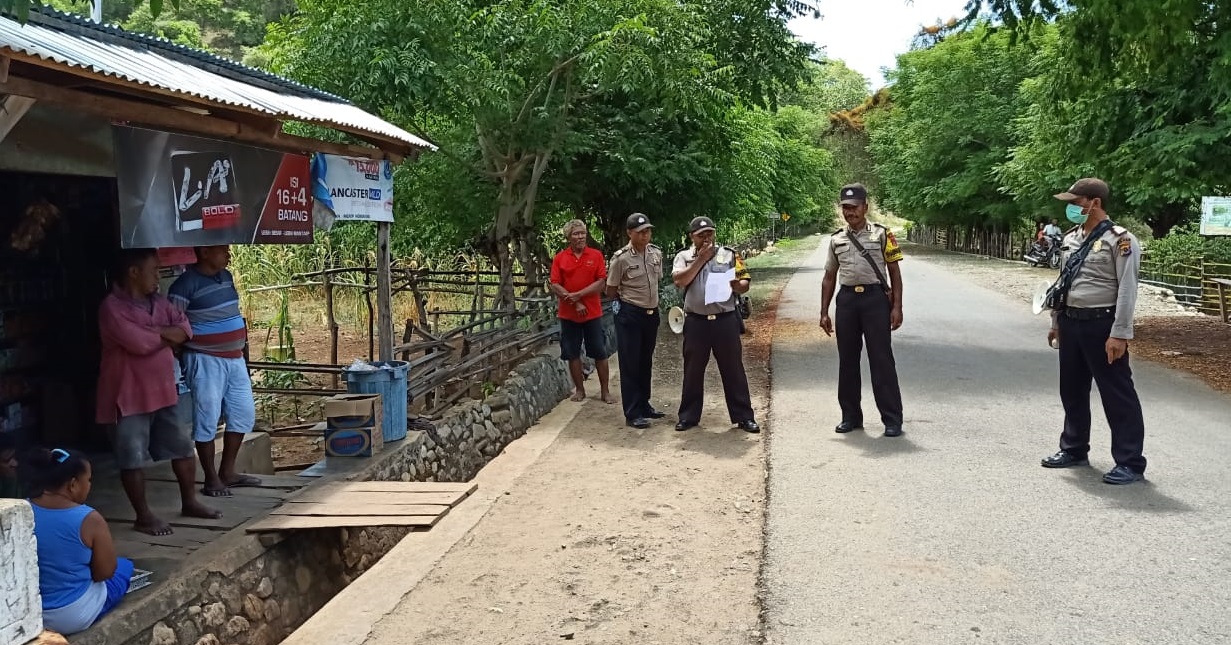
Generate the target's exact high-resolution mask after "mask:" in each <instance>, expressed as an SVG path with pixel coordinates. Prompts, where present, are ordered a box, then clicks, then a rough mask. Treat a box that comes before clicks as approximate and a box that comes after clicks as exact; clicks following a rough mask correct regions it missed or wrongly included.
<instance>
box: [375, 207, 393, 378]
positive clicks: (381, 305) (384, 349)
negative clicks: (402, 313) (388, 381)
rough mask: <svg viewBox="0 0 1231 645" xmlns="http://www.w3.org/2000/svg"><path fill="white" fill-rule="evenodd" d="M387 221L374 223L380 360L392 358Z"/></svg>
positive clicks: (390, 272)
mask: <svg viewBox="0 0 1231 645" xmlns="http://www.w3.org/2000/svg"><path fill="white" fill-rule="evenodd" d="M389 226H390V224H389V222H377V223H376V312H377V314H376V317H377V319H378V321H379V322H378V324H377V328H378V330H379V334H380V360H382V361H391V360H393V293H392V290H391V288H390V286H391V284H392V282H393V274H392V270H391V267H390V264H391V263H390V258H389Z"/></svg>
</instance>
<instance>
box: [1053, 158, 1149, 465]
mask: <svg viewBox="0 0 1231 645" xmlns="http://www.w3.org/2000/svg"><path fill="white" fill-rule="evenodd" d="M1109 193H1110V190H1109V189H1108V187H1107V184H1106V183H1105V182H1103V181H1102V180H1100V179H1095V178H1086V179H1081V180H1078V181H1077V183H1075V184H1073V186H1072V187H1071V188H1069V189H1068V191H1066V192H1063V193H1059V194H1057V195H1056V196H1055V197H1056V199H1058V200H1060V201H1063V202H1067V203H1068V205H1067V207H1066V208H1065V215H1066V217H1067V218H1068V220H1069V221H1071V222H1073V223H1074V224H1077V226H1075V227H1074V228H1073V229H1072V230H1071V231H1069V232H1068V234H1067V235H1065V238H1064V245H1063V247H1062V253H1063V256H1062V259H1063V266H1064V269H1063V270H1062V271H1061V276H1060V278H1059V279H1057V281H1056V286H1054V287H1053V291H1058V294H1056V297H1055V299H1053V300H1049V305H1050V306H1051V308H1052V326H1051V330H1050V331H1049V332H1048V334H1047V340H1048V342H1053V343H1054V342H1059V349H1060V401H1061V403H1063V404H1064V429H1063V431H1062V432H1061V433H1060V451H1059V452H1057V453H1056V454H1054V455H1052V456H1050V457H1047V458H1045V459H1043V462H1042V463H1043V466H1044V467H1045V468H1068V467H1070V466H1084V465H1087V464H1089V463H1090V462H1089V461H1088V459H1087V453H1089V451H1090V382H1091V380H1093V381H1094V382H1095V383H1097V384H1098V390H1099V396H1100V397H1102V399H1103V411H1104V412H1105V413H1106V415H1107V425H1108V426H1110V427H1111V455H1112V457H1113V458H1114V459H1115V461H1116V466H1115V468H1112V469H1111V470H1110V471H1109V472H1108V473H1107V474H1105V475H1103V481H1104V482H1107V483H1108V484H1131V483H1133V482H1138V481H1141V480H1142V479H1144V476H1143V474H1144V473H1145V469H1146V458H1145V457H1144V456H1143V455H1142V446H1143V443H1144V441H1145V419H1144V418H1143V416H1142V412H1141V400H1140V399H1139V398H1138V397H1137V389H1136V387H1135V386H1134V385H1133V371H1132V369H1131V368H1130V367H1129V361H1128V341H1130V340H1132V338H1133V309H1134V308H1135V307H1136V305H1137V270H1138V268H1139V267H1140V265H1141V246H1140V244H1138V242H1137V238H1136V237H1134V236H1133V234H1132V233H1130V232H1128V230H1127V229H1125V228H1124V227H1121V226H1116V225H1115V224H1114V223H1112V221H1111V220H1110V219H1108V217H1107V213H1106V211H1105V210H1104V208H1105V207H1106V203H1107V197H1108V195H1109ZM1083 255H1084V258H1083V257H1082V256H1083Z"/></svg>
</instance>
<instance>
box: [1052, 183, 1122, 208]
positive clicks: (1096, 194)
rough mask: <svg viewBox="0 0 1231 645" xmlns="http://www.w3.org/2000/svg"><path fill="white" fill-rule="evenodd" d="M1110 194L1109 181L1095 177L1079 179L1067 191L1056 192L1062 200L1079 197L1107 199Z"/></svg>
mask: <svg viewBox="0 0 1231 645" xmlns="http://www.w3.org/2000/svg"><path fill="white" fill-rule="evenodd" d="M1110 194H1111V189H1110V188H1108V187H1107V182H1105V181H1103V180H1102V179H1095V178H1094V177H1086V178H1085V179H1078V180H1077V183H1075V184H1073V185H1072V186H1070V187H1069V189H1068V191H1067V192H1063V193H1056V195H1055V198H1056V199H1058V200H1060V201H1062V202H1071V201H1073V200H1075V199H1077V198H1078V197H1085V198H1088V199H1101V200H1102V201H1107V196H1108V195H1110Z"/></svg>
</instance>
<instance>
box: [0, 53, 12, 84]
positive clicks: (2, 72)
mask: <svg viewBox="0 0 1231 645" xmlns="http://www.w3.org/2000/svg"><path fill="white" fill-rule="evenodd" d="M12 62H13V59H12V58H9V57H8V56H5V55H3V54H0V83H3V82H5V81H7V80H9V65H10V64H12Z"/></svg>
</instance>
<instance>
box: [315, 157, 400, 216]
mask: <svg viewBox="0 0 1231 645" xmlns="http://www.w3.org/2000/svg"><path fill="white" fill-rule="evenodd" d="M312 195H313V197H314V198H315V199H316V206H317V208H318V209H320V208H322V207H323V208H324V209H328V211H329V212H332V213H333V218H334V219H336V220H339V221H347V220H366V221H370V222H392V221H393V163H392V162H390V161H388V160H384V161H376V160H373V159H364V158H362V157H339V156H337V155H327V154H323V153H319V152H318V153H316V154H315V155H313V156H312Z"/></svg>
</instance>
